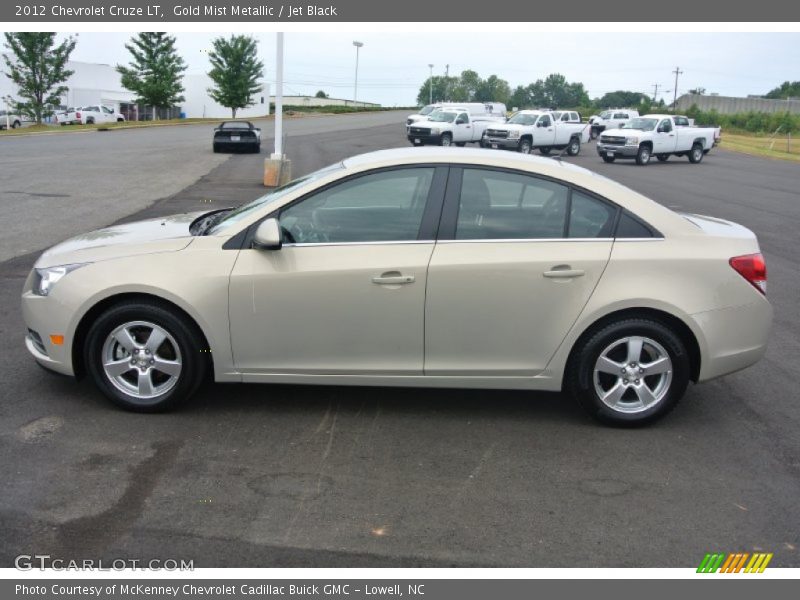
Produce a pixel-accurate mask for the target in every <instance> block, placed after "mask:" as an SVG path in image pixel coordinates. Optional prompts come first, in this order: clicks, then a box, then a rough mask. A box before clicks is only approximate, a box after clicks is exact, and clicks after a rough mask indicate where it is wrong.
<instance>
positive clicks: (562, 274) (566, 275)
mask: <svg viewBox="0 0 800 600" xmlns="http://www.w3.org/2000/svg"><path fill="white" fill-rule="evenodd" d="M585 274H586V271H584V270H583V269H570V268H565V269H564V268H562V269H559V268H558V267H553V269H552V270H550V271H545V272H544V273H543V275H544V276H545V277H549V278H550V279H573V278H575V277H583V276H584V275H585Z"/></svg>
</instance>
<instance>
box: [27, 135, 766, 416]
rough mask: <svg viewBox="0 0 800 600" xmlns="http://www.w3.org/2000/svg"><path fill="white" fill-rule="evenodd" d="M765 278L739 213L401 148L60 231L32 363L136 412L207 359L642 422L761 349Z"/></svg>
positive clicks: (609, 184)
mask: <svg viewBox="0 0 800 600" xmlns="http://www.w3.org/2000/svg"><path fill="white" fill-rule="evenodd" d="M765 292H766V267H765V265H764V259H763V257H762V256H761V254H760V251H759V246H758V242H757V240H756V237H755V236H754V235H753V233H752V232H750V231H749V230H747V229H745V228H744V227H742V226H740V225H737V224H735V223H731V222H728V221H723V220H721V219H716V218H711V217H702V216H697V215H687V214H679V213H676V212H673V211H672V210H670V209H668V208H666V207H664V206H662V205H660V204H658V203H656V202H653V201H652V200H649V199H648V198H646V197H644V196H642V195H640V194H638V193H636V192H634V191H632V190H630V189H628V188H626V187H623V186H621V185H619V184H617V183H615V182H613V181H611V180H610V179H607V178H605V177H600V176H598V175H596V174H594V173H592V172H591V171H587V170H586V169H582V168H580V167H576V166H574V165H570V164H567V163H562V162H559V161H553V160H549V159H543V158H538V157H532V156H526V155H521V154H509V153H500V152H493V151H490V150H481V149H474V150H456V149H449V148H406V149H403V150H384V151H380V152H374V153H371V154H365V155H361V156H356V157H354V158H350V159H347V160H345V161H344V162H342V163H339V164H335V165H332V166H330V167H328V168H325V169H322V170H320V171H317V172H315V173H312V174H310V175H306V176H304V177H301V178H300V179H297V180H295V181H293V182H291V183H290V184H288V185H286V186H284V187H282V188H279V189H277V190H275V191H274V192H272V193H270V194H267V195H266V196H263V197H262V198H259V199H258V200H255V201H253V202H250V203H248V204H245V205H242V206H240V207H238V208H236V209H225V210H217V211H212V212H209V213H204V214H203V213H198V214H190V215H177V216H173V217H165V218H158V219H150V220H147V221H141V222H138V223H128V224H124V225H118V226H115V227H110V228H108V229H105V230H101V231H99V232H93V233H89V234H86V235H80V236H77V237H74V238H72V239H70V240H67V241H66V242H63V243H61V244H58V245H57V246H54V247H53V248H51V249H49V250H47V251H46V252H45V253H44V254H42V256H41V257H40V258H39V259H38V260H37V261H36V264H35V266H34V269H33V270H32V271H31V273H30V275H29V276H28V278H27V280H26V282H25V285H24V289H23V294H22V314H23V318H24V322H25V325H26V327H27V336H26V341H25V343H26V346H27V348H28V350H29V352H30V353H31V354H32V355H33V357H34V358H35V359H36V361H38V362H39V363H40V364H41V365H43V366H45V367H47V368H49V369H52V370H55V371H58V372H60V373H64V374H67V375H76V376H82V375H84V374H88V375H89V376H90V377H91V378H92V379H93V380H94V381H95V383H96V384H97V386H98V387H99V388H100V389H101V390H102V391H103V392H104V393H105V394H106V395H107V396H108V397H109V398H110V399H111V400H112V401H114V402H115V403H117V404H118V405H120V406H122V407H124V408H127V409H130V410H136V411H155V410H161V409H166V408H168V407H170V406H172V405H173V404H175V403H176V402H177V401H180V400H185V399H186V398H188V397H189V396H191V395H192V393H193V392H194V391H195V390H196V389H197V387H198V386H199V385H200V384H201V382H202V381H203V379H204V377H205V375H206V374H207V373H208V372H211V373H213V376H214V378H215V379H216V381H221V382H237V381H238V382H254V383H255V382H259V383H282V384H323V385H369V386H402V387H441V388H454V387H456V388H483V389H500V388H504V389H517V390H531V391H533V390H547V391H552V392H557V391H560V390H567V391H569V392H571V393H572V394H573V395H574V396H575V397H576V398H577V399H578V400H579V401H580V402H581V404H583V406H585V407H586V409H587V410H588V411H589V412H590V413H591V414H592V415H593V416H595V417H597V418H598V419H600V420H602V421H604V422H608V423H614V424H622V425H635V424H642V423H646V422H650V421H653V420H655V419H657V418H658V417H661V416H663V415H664V414H665V413H667V412H668V411H669V410H670V409H672V408H673V407H674V406H675V405H676V403H677V402H678V401H679V399H680V398H681V396H682V395H683V394H684V391H685V390H686V387H687V385H688V383H689V382H690V381H695V382H701V381H706V380H709V379H713V378H715V377H719V376H721V375H725V374H727V373H732V372H734V371H737V370H739V369H743V368H745V367H747V366H749V365H752V364H753V363H755V362H756V361H758V360H759V359H760V358H761V357H762V355H763V354H764V351H765V348H766V344H767V337H768V333H769V330H770V323H771V319H772V308H771V306H770V304H769V302H768V301H767V299H766V295H765ZM265 396H266V397H267V398H268V396H269V390H267V392H266V393H265Z"/></svg>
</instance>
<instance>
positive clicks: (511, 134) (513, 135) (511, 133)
mask: <svg viewBox="0 0 800 600" xmlns="http://www.w3.org/2000/svg"><path fill="white" fill-rule="evenodd" d="M518 137H519V131H517V130H515V129H511V130H510V131H509V132H508V139H510V140H515V139H517V138H518Z"/></svg>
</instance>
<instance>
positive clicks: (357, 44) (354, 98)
mask: <svg viewBox="0 0 800 600" xmlns="http://www.w3.org/2000/svg"><path fill="white" fill-rule="evenodd" d="M363 45H364V42H357V41H355V40H354V41H353V46H355V47H356V86H355V90H354V91H353V105H354V106H355V104H356V102H357V101H358V50H359V48H361V47H362V46H363Z"/></svg>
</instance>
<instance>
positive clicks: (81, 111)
mask: <svg viewBox="0 0 800 600" xmlns="http://www.w3.org/2000/svg"><path fill="white" fill-rule="evenodd" d="M124 120H125V117H124V116H123V115H122V114H120V113H118V112H117V111H116V110H115V109H113V108H110V107H108V106H103V105H102V104H95V105H93V106H84V107H82V108H76V109H75V112H74V113H70V112H69V109H67V113H66V114H65V115H64V120H63V121H61V120H60V119H59V122H63V123H80V124H81V125H94V124H97V123H121V122H123V121H124Z"/></svg>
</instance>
